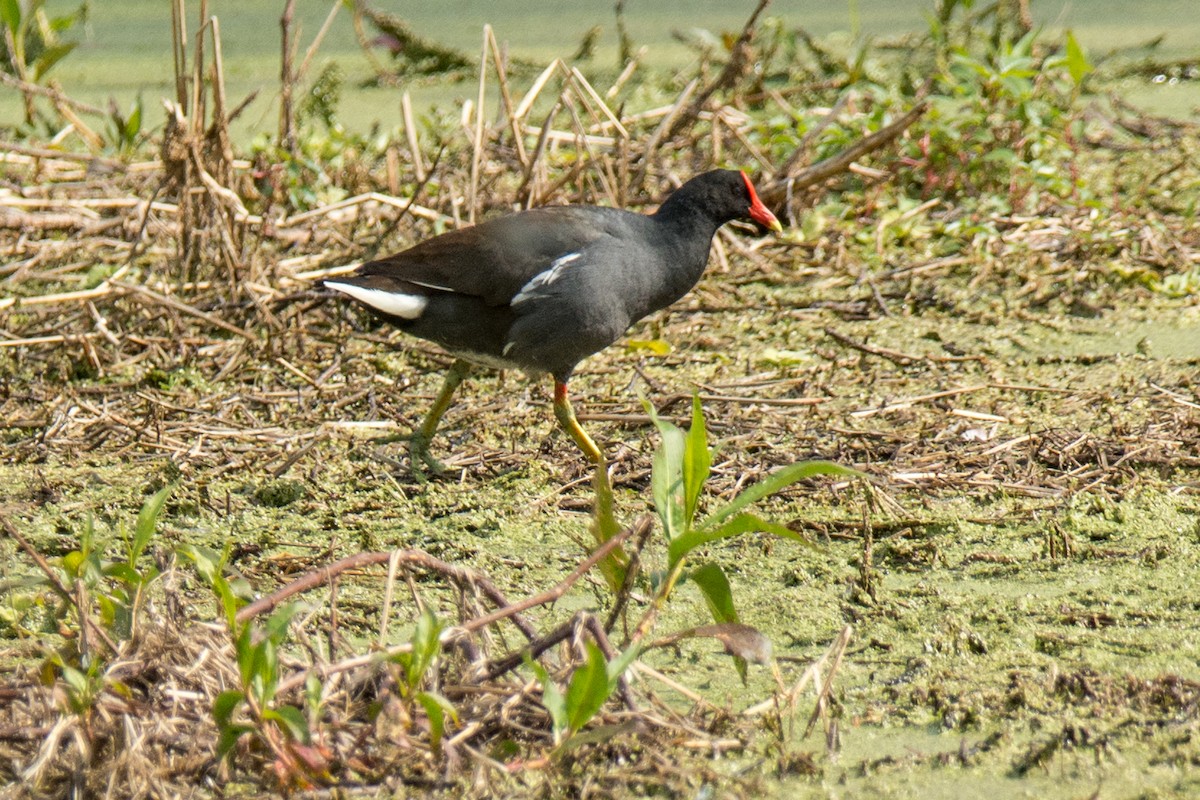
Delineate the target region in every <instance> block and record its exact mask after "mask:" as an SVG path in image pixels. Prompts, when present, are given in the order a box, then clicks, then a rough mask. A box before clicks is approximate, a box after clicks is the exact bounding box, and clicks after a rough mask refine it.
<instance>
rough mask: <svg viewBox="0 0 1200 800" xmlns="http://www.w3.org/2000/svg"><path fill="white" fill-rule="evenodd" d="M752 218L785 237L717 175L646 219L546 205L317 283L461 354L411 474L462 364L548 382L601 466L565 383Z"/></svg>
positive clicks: (417, 438)
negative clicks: (734, 223)
mask: <svg viewBox="0 0 1200 800" xmlns="http://www.w3.org/2000/svg"><path fill="white" fill-rule="evenodd" d="M733 219H749V220H753V221H754V222H756V223H758V224H759V225H761V226H763V227H764V228H769V229H771V230H774V231H777V232H778V231H782V227H781V226H780V224H779V220H777V219H776V218H775V215H774V214H772V213H771V212H770V211H769V210H768V209H767V207H766V206H764V205H763V204H762V201H761V200H759V199H758V195H757V194H756V193H755V191H754V185H753V184H752V183H751V182H750V179H749V178H748V177H746V173H744V172H737V171H734V170H713V171H712V172H706V173H704V174H702V175H698V176H696V177H694V178H692V179H691V180H690V181H688V182H687V183H685V184H684V185H683V186H681V187H680V188H679V189H678V190H677V191H675V192H674V193H673V194H672V195H671V196H670V197H668V198H667V200H666V201H665V202H664V203H663V204H662V206H661V207H660V208H659V209H658V211H657V212H656V213H654V214H650V215H643V214H636V213H633V212H630V211H622V210H620V209H615V208H600V207H596V206H547V207H543V208H534V209H530V210H528V211H522V212H520V213H517V214H512V215H510V216H505V217H499V218H497V219H493V220H488V221H487V222H483V223H481V224H479V225H475V226H474V227H470V228H464V229H461V230H455V231H450V232H449V233H444V234H442V235H441V236H437V237H434V238H433V239H429V240H428V241H425V242H422V243H420V244H418V245H416V246H415V247H412V248H410V249H408V250H405V251H403V252H401V253H397V254H395V255H392V256H388V257H387V258H382V259H379V260H377V261H371V262H368V263H366V264H363V265H362V266H360V267H359V268H358V269H357V270H356V271H355V272H354V273H353V274H351V275H348V276H344V277H338V278H336V279H331V280H327V281H325V285H326V286H327V287H329V288H330V289H336V290H337V291H339V292H342V293H343V294H346V295H348V296H350V297H351V298H353V299H354V300H356V301H358V302H359V303H361V304H362V305H364V306H366V307H367V308H368V309H370V310H371V311H372V312H374V313H375V314H377V315H378V316H380V317H382V318H383V319H385V320H387V321H388V322H390V323H392V324H394V325H396V326H398V327H399V328H400V329H401V330H404V331H406V332H408V333H411V334H412V335H413V336H417V337H420V338H421V339H426V340H428V341H431V342H435V343H437V344H439V345H441V346H442V347H444V348H445V349H446V350H448V351H449V352H450V353H452V354H453V355H455V356H456V357H457V360H456V361H455V362H454V364H453V365H452V366H451V367H450V371H449V372H448V373H447V375H446V381H445V384H444V386H443V387H442V390H441V392H440V393H439V394H438V396H437V399H436V400H435V401H434V404H433V407H432V408H431V409H430V410H429V413H428V414H426V416H425V420H424V421H423V422H422V424H421V427H420V428H419V429H418V430H417V431H415V432H414V433H413V434H412V438H411V451H410V452H411V456H412V469H413V471H414V473H416V474H418V475H420V472H421V466H420V464H421V463H425V464H426V465H428V466H429V467H431V468H432V469H433V470H435V471H440V470H441V469H442V465H441V464H439V463H438V462H437V461H436V460H435V459H434V458H433V457H432V456H431V455H430V453H429V443H430V440H431V439H432V438H433V434H434V431H435V430H436V429H437V425H438V422H439V420H440V419H441V417H442V414H443V413H444V412H445V411H446V408H447V407H448V406H449V405H450V398H451V396H452V395H453V394H454V390H455V389H456V388H457V387H458V385H459V384H460V383H462V380H463V378H464V377H466V375H467V374H468V373H469V372H470V370H471V365H472V364H480V365H483V366H488V367H496V368H518V369H522V370H524V371H526V372H529V373H535V374H540V373H546V372H548V373H550V374H551V375H552V376H553V377H554V412H555V416H557V417H558V421H559V423H560V424H561V425H562V427H563V429H564V430H566V432H567V433H568V434H570V436H571V438H572V439H574V440H575V442H576V444H578V445H579V447H580V449H581V450H583V452H584V453H585V454H586V455H587V457H588V458H589V459H590V460H591V461H592V462H593V463H594V464H597V465H601V464H603V461H604V458H603V454H602V452H601V450H600V448H599V447H597V446H596V443H595V442H594V441H592V438H591V437H590V436H588V434H587V432H586V431H584V430H583V428H582V427H580V425H579V421H578V420H577V419H576V418H575V412H574V411H573V410H572V408H571V402H570V400H569V399H568V397H567V381H568V379H570V377H571V373H572V372H573V371H574V369H575V366H576V365H577V364H578V363H579V362H580V361H582V360H583V359H584V358H586V357H587V356H590V355H591V354H593V353H595V352H598V351H599V350H602V349H603V348H605V347H607V346H608V345H610V344H612V343H613V342H615V341H616V340H617V338H618V337H620V336H621V334H623V333H624V332H625V330H626V329H627V328H629V326H630V325H632V324H633V323H635V322H637V321H638V320H640V319H641V318H642V317H644V316H646V315H647V314H650V313H651V312H654V311H657V310H659V309H661V308H665V307H667V306H668V305H670V304H671V303H673V302H675V301H676V300H678V299H679V298H680V297H682V296H683V295H684V294H686V293H687V292H688V290H690V289H691V288H692V287H693V286H694V285H695V284H696V282H697V281H698V280H700V275H701V274H702V273H703V272H704V267H705V265H706V264H707V262H708V252H709V247H710V245H711V243H712V238H713V236H714V235H715V234H716V232H717V228H719V227H720V226H721V225H723V224H724V223H726V222H729V221H730V220H733Z"/></svg>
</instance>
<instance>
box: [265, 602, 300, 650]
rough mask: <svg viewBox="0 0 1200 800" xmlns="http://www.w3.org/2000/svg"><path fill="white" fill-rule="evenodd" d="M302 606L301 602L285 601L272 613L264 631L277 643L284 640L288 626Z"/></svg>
mask: <svg viewBox="0 0 1200 800" xmlns="http://www.w3.org/2000/svg"><path fill="white" fill-rule="evenodd" d="M300 607H301V606H300V604H299V603H284V604H283V605H281V606H280V607H279V608H277V609H275V613H273V614H271V616H270V617H268V618H267V621H266V624H264V625H263V633H265V634H266V636H267V638H268V639H270V640H271V641H272V642H274V643H276V644H278V643H279V642H282V641H283V640H284V639H285V638H286V636H287V627H288V625H289V624H290V623H291V621H292V617H294V616H296V614H297V613H298V612H299V611H300Z"/></svg>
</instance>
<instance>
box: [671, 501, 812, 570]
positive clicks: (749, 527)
mask: <svg viewBox="0 0 1200 800" xmlns="http://www.w3.org/2000/svg"><path fill="white" fill-rule="evenodd" d="M744 533H773V534H775V535H776V536H779V537H781V538H784V539H791V540H792V541H794V542H799V543H800V544H803V545H805V546H806V547H812V548H814V549H819V548H817V545H815V544H813V543H812V542H811V541H810V540H809V539H808V537H807V536H805V535H804V534H802V533H797V532H796V531H794V530H792V529H791V528H789V527H787V526H786V525H780V524H779V523H778V522H771V521H770V520H766V519H763V518H762V517H759V516H757V515H755V514H751V513H749V512H747V513H745V514H738V515H737V516H736V517H734V518H733V519H730V520H726V521H725V522H724V523H722V524H721V525H718V526H717V527H715V528H697V529H695V530H690V531H688V532H687V533H686V534H684V535H683V536H680V537H679V538H678V539H674V540H672V542H671V544H670V546H669V547H668V550H667V558H668V561H669V562H670V564H671V567H672V568H673V567H674V566H675V565H676V564H678V563H679V561H680V559H682V558H683V557H684V556H686V555H687V554H688V553H690V552H691V551H693V550H695V549H696V548H697V547H702V546H703V545H706V544H708V543H709V542H715V541H717V540H719V539H729V538H731V537H734V536H741V535H742V534H744Z"/></svg>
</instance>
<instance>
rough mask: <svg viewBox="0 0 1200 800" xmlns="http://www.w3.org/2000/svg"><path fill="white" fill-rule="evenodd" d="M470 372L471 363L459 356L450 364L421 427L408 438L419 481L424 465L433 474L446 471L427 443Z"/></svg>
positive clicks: (414, 468) (414, 475)
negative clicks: (431, 452)
mask: <svg viewBox="0 0 1200 800" xmlns="http://www.w3.org/2000/svg"><path fill="white" fill-rule="evenodd" d="M470 372H471V365H470V364H469V363H467V362H466V361H463V360H462V359H461V358H460V359H457V360H456V361H455V362H454V363H453V364H451V365H450V370H449V371H448V372H447V373H446V380H445V381H444V382H443V383H442V390H441V391H440V392H438V396H437V399H435V400H434V401H433V406H432V407H431V408H430V409H429V411H428V412H426V414H425V419H424V420H422V421H421V427H420V428H418V429H417V430H415V431H413V433H412V436H411V437H410V438H409V440H408V453H409V461H410V462H411V464H410V465H411V468H412V473H413V477H415V478H416V479H417V480H419V481H424V480H425V467H429V471H430V472H432V473H433V474H434V475H440V474H441V473H443V472H445V471H446V465H445V464H443V463H442V462H440V461H438V460H437V459H436V458H434V457H433V456H432V455H430V453H429V443H430V442H432V441H433V434H434V433H436V432H437V427H438V423H440V422H441V421H442V415H443V414H445V413H446V409H447V408H449V407H450V399H451V398H452V397H454V390H455V389H457V388H458V385H459V384H460V383H462V382H463V378H465V377H467V375H469V374H470Z"/></svg>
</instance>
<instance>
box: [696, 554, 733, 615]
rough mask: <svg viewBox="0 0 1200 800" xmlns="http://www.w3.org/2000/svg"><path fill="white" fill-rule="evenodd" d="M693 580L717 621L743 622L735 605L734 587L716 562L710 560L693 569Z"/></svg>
mask: <svg viewBox="0 0 1200 800" xmlns="http://www.w3.org/2000/svg"><path fill="white" fill-rule="evenodd" d="M690 577H691V579H692V582H693V583H695V584H696V586H697V587H699V589H700V592H701V593H702V594H703V595H704V601H705V602H706V603H708V610H709V613H711V614H712V617H713V619H714V620H716V621H717V622H741V619H739V617H738V612H737V608H736V607H735V606H734V605H733V587H731V586H730V585H729V579H728V578H726V577H725V573H724V571H722V569H721V568H720V567H718V566H717V565H716V564H713V563H712V562H709V563H707V564H703V565H702V566H700V567H697V568H696V569H694V570H692V572H691V575H690Z"/></svg>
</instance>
